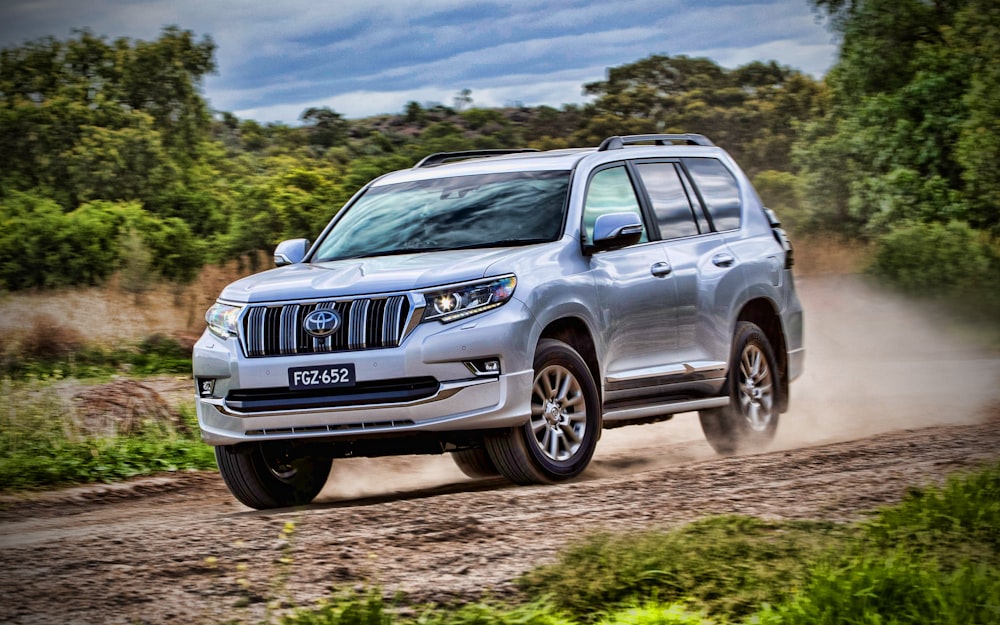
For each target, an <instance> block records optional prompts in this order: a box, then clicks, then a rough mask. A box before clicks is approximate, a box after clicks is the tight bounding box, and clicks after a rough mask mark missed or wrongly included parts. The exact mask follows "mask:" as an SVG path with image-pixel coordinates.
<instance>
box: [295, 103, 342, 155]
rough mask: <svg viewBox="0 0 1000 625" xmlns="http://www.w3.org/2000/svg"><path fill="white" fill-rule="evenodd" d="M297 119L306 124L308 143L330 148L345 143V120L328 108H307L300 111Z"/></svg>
mask: <svg viewBox="0 0 1000 625" xmlns="http://www.w3.org/2000/svg"><path fill="white" fill-rule="evenodd" d="M299 119H301V120H302V121H304V122H306V124H307V126H306V128H307V130H308V132H309V142H310V143H311V144H312V145H318V146H320V147H323V148H332V147H334V146H337V145H343V143H344V142H345V141H347V129H348V123H347V120H345V119H344V117H343V115H341V114H340V113H338V112H336V111H334V110H332V109H330V107H327V106H324V107H322V108H313V107H310V108H307V109H306V110H304V111H302V115H300V116H299Z"/></svg>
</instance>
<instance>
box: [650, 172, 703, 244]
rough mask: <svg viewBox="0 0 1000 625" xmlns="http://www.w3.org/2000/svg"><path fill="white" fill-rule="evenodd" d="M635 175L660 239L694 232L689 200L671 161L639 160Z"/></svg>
mask: <svg viewBox="0 0 1000 625" xmlns="http://www.w3.org/2000/svg"><path fill="white" fill-rule="evenodd" d="M636 169H637V170H638V171H639V178H641V179H642V184H643V186H644V187H646V193H647V194H648V195H649V201H650V203H651V204H652V205H653V212H654V213H655V214H656V223H657V225H658V226H659V227H660V236H661V237H662V238H663V239H679V238H680V237H689V236H693V235H696V234H698V226H697V224H695V221H694V212H693V211H692V210H691V201H690V199H689V198H688V194H687V191H686V190H685V189H684V184H683V183H682V182H681V177H680V172H678V171H677V167H676V166H675V165H674V164H673V163H640V164H638V165H636Z"/></svg>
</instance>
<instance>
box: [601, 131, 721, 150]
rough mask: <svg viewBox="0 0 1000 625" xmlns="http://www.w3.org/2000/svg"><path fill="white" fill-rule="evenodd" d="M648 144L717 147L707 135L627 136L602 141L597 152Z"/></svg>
mask: <svg viewBox="0 0 1000 625" xmlns="http://www.w3.org/2000/svg"><path fill="white" fill-rule="evenodd" d="M648 142H652V143H653V144H654V145H675V144H678V143H679V144H681V145H707V146H712V145H715V144H714V143H712V142H711V141H710V140H709V139H708V137H706V136H705V135H696V134H692V133H686V134H682V135H627V136H624V137H618V136H615V137H608V138H607V139H605V140H604V141H601V145H600V146H599V147H598V148H597V151H598V152H604V151H606V150H621V149H622V148H624V147H625V146H626V145H635V144H636V143H648Z"/></svg>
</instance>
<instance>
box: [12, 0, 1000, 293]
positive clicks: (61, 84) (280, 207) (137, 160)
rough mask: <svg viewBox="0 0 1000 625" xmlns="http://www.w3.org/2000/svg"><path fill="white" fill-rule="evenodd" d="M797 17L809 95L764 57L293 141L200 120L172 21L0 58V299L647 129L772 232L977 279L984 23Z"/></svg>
mask: <svg viewBox="0 0 1000 625" xmlns="http://www.w3.org/2000/svg"><path fill="white" fill-rule="evenodd" d="M813 4H814V5H815V6H816V7H817V9H818V10H820V11H822V12H824V13H825V14H827V15H828V17H829V23H830V25H831V27H832V28H833V29H834V30H835V31H836V32H837V33H838V34H839V35H840V37H841V39H842V49H841V55H840V59H839V61H838V63H837V65H836V67H834V68H833V70H832V71H831V72H830V73H829V75H828V76H827V77H826V78H825V79H824V80H823V81H817V80H815V79H813V78H811V77H810V76H808V75H805V74H803V73H801V72H799V71H797V70H795V69H793V68H790V67H785V66H782V65H779V64H777V63H775V62H769V63H762V62H754V63H750V64H748V65H744V66H742V67H738V68H736V69H726V68H723V67H720V66H719V65H718V64H716V63H714V62H713V61H711V60H709V59H704V58H689V57H685V56H663V55H654V56H650V57H648V58H645V59H641V60H639V61H636V62H634V63H630V64H626V65H623V66H620V67H615V68H611V69H609V70H608V73H607V76H606V77H605V79H604V80H600V81H596V82H593V83H589V84H586V85H583V86H582V88H583V89H584V91H585V92H586V93H588V94H590V95H591V96H593V98H592V101H591V102H590V103H588V104H585V105H580V106H577V105H565V106H563V107H561V108H553V107H548V106H539V107H524V106H509V107H504V108H480V107H477V106H475V94H474V93H472V92H471V91H469V90H463V91H461V92H459V93H458V94H457V95H456V98H455V101H454V102H453V103H452V105H451V106H447V105H445V104H440V103H423V104H421V103H418V102H410V103H409V104H407V106H406V107H405V109H404V110H403V111H401V112H399V113H398V114H394V115H381V116H375V117H370V118H366V119H359V120H348V119H345V118H344V117H343V116H342V115H340V114H338V113H337V112H336V111H333V110H331V109H329V108H311V109H307V110H305V111H303V113H302V115H301V118H300V121H301V122H302V124H301V125H295V126H290V125H286V124H280V123H260V122H258V121H255V120H250V119H239V118H237V117H236V116H235V115H233V114H231V113H227V112H216V113H214V114H213V113H212V112H211V111H210V110H209V108H208V106H207V104H206V102H205V100H204V98H203V97H202V96H201V93H200V87H201V83H202V80H203V78H204V76H205V75H207V74H209V73H211V72H213V71H215V63H214V52H215V44H214V43H213V41H212V40H211V38H210V37H207V36H205V37H202V38H201V39H198V38H196V36H195V35H194V34H193V33H191V32H190V31H186V30H181V29H179V28H176V27H170V28H166V29H164V31H163V32H162V33H161V35H160V37H159V38H158V39H157V40H155V41H151V42H147V41H132V40H128V39H117V40H114V41H108V40H107V39H105V38H102V37H97V36H94V35H93V34H91V33H89V32H86V31H83V32H78V33H76V34H75V35H74V37H72V38H70V39H68V40H65V41H58V40H54V39H42V40H38V41H34V42H31V43H28V44H25V45H23V46H20V47H16V48H10V49H5V50H3V51H2V52H0V137H2V138H3V139H2V141H3V147H4V149H3V150H0V224H2V227H0V288H6V289H20V288H28V287H57V286H63V285H68V284H80V283H95V282H99V281H101V280H102V279H104V278H105V277H106V276H108V275H109V274H110V273H111V272H113V271H115V270H117V269H118V268H121V267H130V268H133V270H134V269H135V268H136V267H139V268H146V267H148V268H149V270H150V271H153V272H155V273H157V274H159V276H161V277H162V278H165V279H169V280H173V281H177V282H184V281H187V280H190V279H191V278H192V277H193V276H194V275H195V274H196V273H197V271H198V269H199V268H200V267H201V266H202V265H203V264H204V263H206V262H214V261H219V260H225V259H230V258H234V257H244V256H245V257H247V258H255V257H256V255H255V253H256V252H259V251H265V252H267V251H270V250H271V249H272V248H273V246H274V244H275V243H276V242H278V241H280V240H281V239H284V238H290V237H298V236H306V237H310V236H314V235H315V234H316V233H317V232H318V231H319V230H320V229H321V228H322V226H323V225H324V224H325V223H326V222H327V221H329V219H330V218H331V217H332V216H333V214H334V213H335V212H336V211H337V210H338V209H339V207H340V206H342V205H343V204H344V202H346V201H347V200H348V199H349V198H350V197H351V195H352V194H353V193H354V192H355V191H357V190H358V189H359V188H360V187H361V186H362V185H363V184H364V183H366V182H367V181H368V180H370V179H371V178H373V177H375V176H377V175H379V174H381V173H384V172H386V171H390V170H393V169H399V168H403V167H409V166H411V165H412V164H413V163H414V162H416V161H417V160H419V159H420V158H421V157H423V156H425V155H427V154H428V153H431V152H436V151H445V150H459V149H467V148H493V147H520V146H528V147H536V148H542V149H548V148H557V147H569V146H585V145H596V144H597V143H598V142H599V141H600V140H601V139H603V138H604V137H607V136H610V135H615V134H634V133H648V132H700V133H703V134H706V135H708V136H709V137H711V138H712V139H713V140H714V141H715V142H716V143H718V144H719V145H721V146H723V147H725V148H726V149H727V150H729V151H730V152H731V153H732V154H733V155H734V156H735V157H736V158H737V160H739V162H740V163H741V164H743V166H744V167H745V168H746V169H747V171H748V173H749V174H750V175H751V177H753V178H754V181H755V183H756V184H757V186H758V189H759V190H760V191H761V193H762V195H764V197H765V200H766V201H767V202H768V203H769V204H770V205H772V207H773V208H775V209H776V210H778V211H779V214H781V215H782V216H783V217H784V218H785V220H786V222H787V223H788V225H789V226H790V227H791V228H792V229H793V230H798V231H800V232H801V231H806V230H821V231H831V232H836V233H839V234H842V235H844V236H850V237H863V238H869V239H873V240H881V239H882V238H883V237H888V238H887V239H886V240H889V241H897V242H898V241H900V240H907V237H906V236H905V233H906V232H911V231H912V232H916V233H917V234H918V235H919V237H923V239H926V238H927V237H928V236H931V237H932V238H933V236H938V235H940V236H944V237H946V238H948V237H951V238H954V237H955V236H959V237H961V238H962V240H963V241H965V243H963V246H964V247H968V246H970V245H971V246H973V247H975V248H976V250H979V252H977V253H980V252H981V254H980V255H981V257H982V258H981V259H980V260H983V261H984V262H985V263H986V265H983V264H982V263H980V264H979V265H975V263H973V265H975V266H977V267H980V268H982V267H984V266H985V267H986V268H987V269H986V273H987V275H988V274H989V273H990V272H991V271H998V270H997V267H998V266H1000V264H996V263H994V260H995V258H994V256H995V253H994V252H995V248H996V246H995V243H994V240H993V239H991V238H990V237H991V236H993V237H995V236H996V235H998V234H1000V208H998V207H1000V168H998V167H996V163H997V162H998V161H997V157H998V156H1000V154H998V152H1000V131H998V130H997V124H996V120H997V119H998V118H1000V115H998V113H1000V110H998V107H1000V71H998V69H997V66H996V64H995V62H994V61H995V59H996V58H1000V55H998V52H1000V50H998V49H997V48H998V45H1000V44H998V41H1000V32H998V31H1000V26H998V24H1000V17H998V11H1000V9H998V8H997V7H995V6H994V4H995V3H992V2H989V1H988V0H965V1H957V0H942V1H939V2H926V1H924V0H904V1H903V2H896V1H895V0H893V1H890V0H813ZM907 229H909V230H907ZM938 230H940V232H939V231H938ZM945 231H947V232H945ZM900 232H903V233H904V234H900ZM928 232H930V234H928ZM956 232H958V233H959V234H954V233H956ZM942 233H943V234H942ZM890 235H891V236H890ZM914 236H917V235H914ZM893 237H895V238H894V239H893ZM919 237H918V238H919ZM910 238H913V237H910ZM903 245H906V243H904V244H903ZM991 255H992V256H991ZM897 256H898V255H897ZM904 256H905V254H904ZM991 259H992V260H991ZM991 263H992V264H991ZM888 264H889V265H893V266H894V265H895V264H898V263H893V262H890V263H888ZM889 269H891V267H890V268H889Z"/></svg>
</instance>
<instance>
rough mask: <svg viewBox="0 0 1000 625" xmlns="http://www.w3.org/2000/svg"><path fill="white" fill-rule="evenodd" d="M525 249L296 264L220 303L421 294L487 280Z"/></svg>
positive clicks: (244, 282) (225, 294)
mask: <svg viewBox="0 0 1000 625" xmlns="http://www.w3.org/2000/svg"><path fill="white" fill-rule="evenodd" d="M530 247H532V248H537V247H538V246H534V245H533V246H530ZM525 249H526V248H523V247H514V248H489V249H476V250H454V251H449V252H422V253H417V254H400V255H396V256H379V257H375V258H358V259H351V260H337V261H331V262H326V263H297V264H294V265H288V266H287V267H279V268H277V269H271V270H269V271H264V272H262V273H258V274H255V275H252V276H249V277H246V278H243V279H241V280H237V281H236V282H233V283H232V284H230V285H229V286H227V287H226V288H225V289H223V291H222V295H221V296H220V299H223V300H226V301H229V302H233V303H260V302H278V301H291V300H305V299H321V298H326V297H351V296H359V295H373V294H378V293H394V292H403V291H412V290H419V289H424V288H431V287H435V286H438V285H444V284H450V283H454V282H464V281H467V280H476V279H479V278H483V277H486V272H487V270H488V269H489V268H490V266H491V265H494V264H496V263H498V262H499V263H500V265H506V264H507V263H503V262H500V261H503V260H505V259H507V258H508V257H512V256H519V255H521V254H522V253H523V252H524V251H525ZM491 275H493V274H491Z"/></svg>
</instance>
